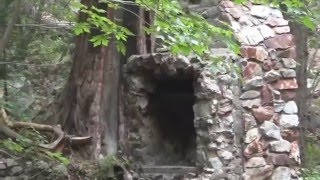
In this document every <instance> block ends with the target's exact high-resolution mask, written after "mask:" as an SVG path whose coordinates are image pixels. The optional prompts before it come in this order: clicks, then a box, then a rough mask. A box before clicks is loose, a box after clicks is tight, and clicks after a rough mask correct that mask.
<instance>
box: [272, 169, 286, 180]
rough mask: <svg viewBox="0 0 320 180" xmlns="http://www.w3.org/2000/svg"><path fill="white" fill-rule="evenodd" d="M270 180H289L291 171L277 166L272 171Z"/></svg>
mask: <svg viewBox="0 0 320 180" xmlns="http://www.w3.org/2000/svg"><path fill="white" fill-rule="evenodd" d="M270 180H291V170H290V168H288V167H284V166H279V167H277V168H276V169H274V170H273V173H272V176H271V178H270Z"/></svg>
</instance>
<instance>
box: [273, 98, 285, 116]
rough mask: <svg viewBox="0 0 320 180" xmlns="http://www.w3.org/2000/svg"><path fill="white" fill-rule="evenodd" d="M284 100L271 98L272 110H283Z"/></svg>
mask: <svg viewBox="0 0 320 180" xmlns="http://www.w3.org/2000/svg"><path fill="white" fill-rule="evenodd" d="M284 104H285V102H284V101H283V100H273V107H274V112H276V113H278V112H281V111H282V110H283V107H284Z"/></svg>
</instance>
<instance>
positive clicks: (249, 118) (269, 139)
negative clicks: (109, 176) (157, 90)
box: [121, 0, 300, 180]
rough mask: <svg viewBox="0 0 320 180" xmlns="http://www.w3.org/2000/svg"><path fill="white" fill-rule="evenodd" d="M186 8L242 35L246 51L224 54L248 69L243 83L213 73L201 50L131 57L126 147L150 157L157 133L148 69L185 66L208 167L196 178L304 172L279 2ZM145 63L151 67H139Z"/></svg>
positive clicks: (288, 40)
mask: <svg viewBox="0 0 320 180" xmlns="http://www.w3.org/2000/svg"><path fill="white" fill-rule="evenodd" d="M188 8H189V9H191V10H193V11H196V12H198V13H200V14H201V15H203V16H204V17H205V18H206V19H207V20H208V21H209V22H210V23H213V24H216V25H217V24H219V20H222V21H226V22H228V23H229V24H230V26H231V27H232V29H233V30H234V32H235V35H236V38H237V39H238V41H239V42H240V43H241V56H242V57H240V58H231V59H230V58H228V57H227V56H226V55H225V54H224V59H226V62H228V61H229V62H230V61H231V62H232V63H236V64H238V65H239V66H240V68H241V69H242V78H241V79H240V80H239V82H240V84H239V83H238V84H237V83H236V82H235V81H234V80H233V79H232V78H231V76H230V75H231V72H228V71H227V72H223V73H218V74H216V73H212V72H211V71H210V67H211V65H210V64H209V63H207V62H204V61H202V60H200V59H198V58H190V57H183V56H180V57H172V56H168V55H166V54H153V55H143V56H134V57H131V58H130V60H129V62H128V64H127V65H126V67H125V72H124V73H125V81H126V83H127V85H126V86H125V87H127V88H129V89H125V90H124V97H125V98H124V99H125V103H124V110H125V113H126V114H125V118H126V119H128V118H130V121H129V120H125V121H124V122H125V124H124V128H123V129H124V131H125V132H126V133H127V136H126V137H124V138H123V139H122V140H121V141H122V142H127V143H124V149H125V151H126V152H127V155H128V156H129V157H131V158H132V159H135V160H137V159H138V160H139V157H140V162H142V163H143V161H144V159H143V158H147V154H148V153H146V152H147V150H146V149H148V148H146V146H147V144H148V141H150V139H149V140H148V138H147V136H146V134H148V133H149V134H150V132H151V134H152V133H153V132H152V126H150V124H148V123H147V122H148V117H147V115H146V113H145V112H146V109H147V106H148V96H147V92H150V91H152V83H149V82H150V81H148V80H147V81H146V79H148V78H147V77H150V76H152V75H150V72H153V73H154V74H156V73H159V72H161V73H164V74H166V75H167V76H175V75H177V72H179V71H181V70H182V71H184V72H188V73H191V74H193V75H192V76H194V77H196V79H195V81H194V89H195V96H196V103H195V105H194V107H193V109H194V114H195V119H194V124H195V128H196V133H197V142H196V144H197V152H196V162H197V166H199V167H202V171H201V172H202V174H200V175H199V176H197V177H193V178H191V179H232V180H238V179H247V180H260V179H261V180H262V179H271V180H290V179H298V178H299V171H298V169H299V168H298V167H299V164H300V157H299V154H300V153H299V147H298V136H299V131H298V125H299V119H298V116H297V112H298V109H297V105H296V103H295V101H294V98H295V94H296V93H295V91H296V89H297V88H298V84H297V82H296V73H295V68H296V66H297V64H296V61H295V60H294V58H295V56H296V55H295V44H294V37H293V36H292V34H290V27H289V26H288V21H287V20H285V19H284V18H283V15H282V13H281V11H279V10H278V9H274V8H270V7H267V6H264V5H259V4H252V3H249V4H247V5H236V4H234V3H233V2H231V1H220V2H219V1H218V0H202V1H200V3H199V4H193V5H189V6H188ZM217 47H218V48H221V47H223V45H222V44H220V43H219V42H215V43H213V46H212V48H217ZM215 53H216V52H213V54H215ZM146 70H147V71H148V72H149V74H146V73H141V72H146ZM130 87H132V88H131V89H130ZM239 88H240V90H239ZM240 139H242V140H240ZM241 144H244V146H242V147H241ZM141 157H142V158H141ZM187 179H188V178H187Z"/></svg>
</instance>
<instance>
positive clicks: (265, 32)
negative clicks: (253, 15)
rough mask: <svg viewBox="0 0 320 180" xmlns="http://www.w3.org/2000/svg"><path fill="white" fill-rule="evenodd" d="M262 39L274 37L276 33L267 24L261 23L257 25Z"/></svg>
mask: <svg viewBox="0 0 320 180" xmlns="http://www.w3.org/2000/svg"><path fill="white" fill-rule="evenodd" d="M257 28H258V30H259V31H260V33H261V35H262V36H263V38H264V39H267V38H271V37H274V36H275V35H276V33H275V32H274V31H273V30H272V29H271V28H270V27H269V26H267V25H265V24H263V25H260V26H258V27H257Z"/></svg>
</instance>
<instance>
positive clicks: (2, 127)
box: [0, 108, 91, 151]
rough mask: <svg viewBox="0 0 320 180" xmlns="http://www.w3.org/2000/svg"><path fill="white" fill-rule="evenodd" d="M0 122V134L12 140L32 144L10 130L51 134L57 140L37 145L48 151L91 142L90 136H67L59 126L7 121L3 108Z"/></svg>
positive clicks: (0, 112)
mask: <svg viewBox="0 0 320 180" xmlns="http://www.w3.org/2000/svg"><path fill="white" fill-rule="evenodd" d="M0 114H1V117H0V118H1V121H0V132H1V133H3V134H4V135H6V136H8V137H10V138H14V139H23V140H24V141H25V142H27V143H30V144H32V141H31V140H30V139H27V138H25V137H23V136H22V135H20V134H19V133H17V132H15V131H14V130H12V129H20V128H30V129H35V130H38V131H48V132H53V133H54V134H55V135H56V136H58V138H57V139H56V140H55V141H53V142H52V143H49V144H39V145H38V146H39V147H41V148H44V149H48V150H54V151H56V150H58V149H59V150H61V149H62V148H63V147H64V146H65V145H66V143H69V144H71V145H80V144H88V143H90V141H91V136H85V137H76V136H72V135H67V134H66V133H65V132H64V131H63V130H62V129H61V126H60V125H56V126H51V125H45V124H38V123H32V122H17V121H11V120H9V118H8V116H7V113H6V112H5V110H4V109H3V108H1V110H0Z"/></svg>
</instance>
